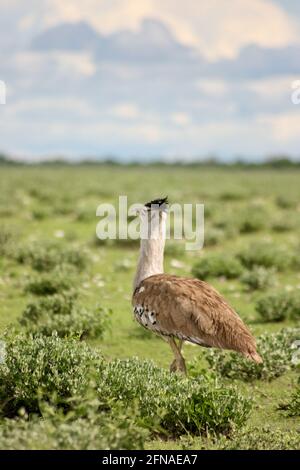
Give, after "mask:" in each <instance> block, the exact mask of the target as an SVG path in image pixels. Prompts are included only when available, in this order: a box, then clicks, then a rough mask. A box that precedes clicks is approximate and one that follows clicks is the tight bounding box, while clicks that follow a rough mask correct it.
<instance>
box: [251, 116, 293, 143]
mask: <svg viewBox="0 0 300 470" xmlns="http://www.w3.org/2000/svg"><path fill="white" fill-rule="evenodd" d="M258 122H259V123H261V124H262V125H267V126H268V128H269V129H270V132H271V135H272V136H273V139H274V142H276V143H280V144H288V143H290V142H292V141H295V142H296V141H297V142H299V137H300V109H299V110H298V109H296V110H295V111H287V112H285V113H280V114H277V115H276V114H275V115H273V114H272V115H265V116H259V117H258Z"/></svg>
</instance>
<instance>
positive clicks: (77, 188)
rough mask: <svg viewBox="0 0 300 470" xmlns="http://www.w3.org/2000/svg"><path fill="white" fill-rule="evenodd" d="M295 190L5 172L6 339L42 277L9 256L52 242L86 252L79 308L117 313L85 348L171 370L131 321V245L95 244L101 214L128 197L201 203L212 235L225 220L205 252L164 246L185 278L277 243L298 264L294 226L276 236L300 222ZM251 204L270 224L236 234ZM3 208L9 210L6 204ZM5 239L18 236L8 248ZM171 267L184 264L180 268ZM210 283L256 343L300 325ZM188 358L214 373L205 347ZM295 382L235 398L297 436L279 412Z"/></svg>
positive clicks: (1, 325)
mask: <svg viewBox="0 0 300 470" xmlns="http://www.w3.org/2000/svg"><path fill="white" fill-rule="evenodd" d="M298 181H299V174H298V173H297V171H295V170H292V171H289V170H285V171H280V172H279V171H276V170H266V169H259V170H249V171H246V170H231V171H230V170H226V169H218V168H213V169H212V168H211V169H210V168H201V169H195V168H193V169H189V168H184V167H183V168H180V167H178V168H177V167H173V168H163V167H162V168H156V167H147V168H140V167H118V166H116V167H115V166H103V167H93V166H83V167H80V168H77V167H74V168H73V167H69V166H65V167H64V166H62V167H57V168H56V167H55V166H51V165H49V166H45V167H43V168H42V167H34V166H32V167H25V168H23V167H22V168H19V167H12V168H6V167H1V172H0V185H1V188H2V191H1V193H2V194H1V198H3V200H5V201H7V206H8V207H9V208H10V210H9V211H4V212H3V215H2V216H1V219H2V220H3V226H5V230H6V232H5V233H4V235H3V237H1V235H0V243H1V241H2V240H3V247H2V246H0V253H1V259H0V302H1V309H0V332H3V331H4V330H5V328H6V327H8V326H9V325H11V324H14V325H15V326H16V327H17V326H18V319H19V318H20V317H21V315H22V312H23V311H24V309H25V307H26V305H27V304H28V303H29V302H30V301H32V300H34V299H33V297H34V295H33V294H31V293H30V292H27V291H26V286H27V285H28V283H29V282H30V281H31V280H32V279H36V276H40V274H39V273H37V272H36V270H35V269H34V267H33V266H32V265H31V263H25V264H22V265H21V264H19V263H18V262H17V261H16V259H15V258H14V256H11V253H12V254H14V253H15V252H16V250H17V249H19V248H20V247H26V246H29V245H30V246H32V245H34V244H35V243H43V241H45V240H46V241H48V242H50V243H52V242H54V243H55V244H56V245H58V247H59V248H60V249H61V250H62V251H63V250H64V249H67V248H68V249H70V250H80V249H82V250H84V255H85V256H86V257H87V259H88V263H87V265H86V266H85V268H84V269H82V271H79V270H77V271H74V272H72V276H71V277H72V283H73V282H74V285H72V288H76V292H77V294H78V297H79V299H80V303H81V304H82V305H83V306H84V307H85V308H86V309H93V308H94V306H95V304H98V303H100V304H101V306H102V307H104V308H107V309H111V310H112V312H113V313H112V315H111V326H110V328H109V329H107V330H106V332H105V333H104V337H103V338H102V339H99V338H98V339H91V340H87V342H88V344H89V345H90V346H91V347H93V348H96V349H97V350H100V351H101V353H102V354H103V356H104V358H105V359H107V360H113V359H116V358H118V359H127V358H132V357H138V358H139V359H151V360H153V361H154V363H155V364H156V365H158V366H160V367H163V368H168V367H169V364H170V362H171V359H172V357H171V351H169V348H168V346H167V345H166V343H165V342H163V341H162V340H161V339H159V338H157V337H155V336H154V335H151V334H149V333H147V332H146V333H145V332H144V331H143V330H142V329H141V328H140V327H139V325H137V324H136V323H135V322H134V320H133V316H132V309H131V289H132V278H133V276H134V269H135V264H136V261H137V256H138V249H137V247H136V246H135V245H130V244H128V245H126V244H117V243H116V244H113V245H112V246H106V245H105V244H103V245H98V246H97V245H96V244H95V243H94V238H95V229H96V225H97V222H98V220H99V219H97V217H96V215H95V213H96V208H97V206H98V205H99V204H100V203H103V202H111V203H114V204H115V205H117V204H118V196H119V195H124V194H126V195H128V203H129V204H131V203H133V202H146V201H148V200H149V199H153V198H155V197H159V196H162V195H166V194H168V196H169V199H170V202H179V203H189V202H192V203H196V202H198V203H204V204H205V205H207V206H208V207H213V209H214V210H213V211H211V212H210V213H209V216H208V220H209V222H208V223H209V226H212V227H214V226H218V224H219V221H220V220H223V221H224V220H225V221H226V233H227V232H228V233H230V236H229V235H228V236H224V237H223V236H222V237H221V238H220V240H219V241H218V243H216V244H208V246H205V248H204V250H203V252H199V253H198V252H196V253H195V252H192V253H189V252H182V251H180V250H176V249H174V248H173V246H172V245H174V244H175V243H178V244H179V242H174V241H168V242H167V246H168V245H170V249H169V254H168V256H167V257H166V260H165V269H166V271H167V272H169V273H173V274H179V275H187V276H189V275H191V269H192V266H193V265H194V264H195V263H196V262H197V261H199V260H200V259H201V258H202V256H203V255H208V256H210V255H217V256H218V257H222V256H223V255H225V254H226V255H228V256H236V255H238V254H239V253H240V252H246V250H248V249H249V247H250V246H253V243H254V244H255V243H258V242H259V243H261V242H271V244H272V245H273V244H274V246H276V247H277V246H279V247H282V248H283V249H284V250H285V251H287V252H288V253H290V254H291V255H292V254H293V253H294V251H295V250H297V249H298V247H297V245H298V243H299V225H297V224H298V222H297V223H295V226H294V225H293V226H292V227H293V228H292V229H290V230H287V231H285V230H280V231H274V230H273V222H274V219H280V220H281V221H282V220H284V218H285V216H287V217H288V219H290V218H291V215H292V214H294V217H295V221H298V220H299V201H300V187H299V184H298ZM290 201H292V204H291V203H290ZM297 201H298V203H297ZM255 205H258V206H259V207H260V208H261V209H260V212H261V211H264V212H266V213H268V214H270V218H266V220H265V221H264V224H258V225H259V227H257V230H250V231H249V230H248V231H247V230H243V231H242V232H243V233H240V231H239V230H236V229H235V228H236V227H239V226H240V225H239V220H237V217H240V215H241V214H243V213H253V210H254V209H253V207H255ZM2 206H3V207H5V204H4V203H3V204H2ZM243 223H244V224H245V222H244V220H243ZM1 227H2V225H1ZM297 227H298V228H297ZM231 229H232V230H231ZM1 230H2V228H0V231H1ZM218 230H223V229H220V228H218ZM7 233H8V234H10V233H12V239H11V242H10V241H9V239H8V238H7V235H6V234H7ZM4 245H5V246H4ZM2 253H3V256H2ZM174 259H176V260H178V261H180V263H175V264H174ZM43 274H44V273H42V275H43ZM50 274H51V272H50ZM274 275H275V277H276V291H285V292H289V291H290V290H297V289H299V287H300V272H299V270H298V271H297V270H295V269H293V267H288V268H285V269H284V270H282V271H281V270H278V271H277V272H276V273H275V274H274ZM73 277H74V279H75V281H73ZM209 282H210V283H211V284H212V285H213V286H214V287H215V288H217V289H218V290H219V291H220V292H221V293H222V294H223V295H224V296H225V297H226V298H227V300H228V301H229V302H230V303H231V304H232V305H233V307H234V308H235V309H236V310H237V311H238V313H239V314H240V315H241V317H242V318H243V319H244V320H245V321H246V322H247V324H248V325H249V327H250V328H251V330H252V332H253V333H254V334H255V336H259V335H260V334H262V333H268V332H277V331H279V330H280V329H281V328H283V327H287V326H295V325H296V322H295V321H293V320H292V319H285V320H284V321H282V322H270V323H265V322H262V321H261V319H260V317H259V315H258V314H257V313H256V311H255V305H256V302H257V300H258V299H259V298H260V297H261V295H262V293H261V292H259V291H258V290H256V289H254V290H252V289H251V290H249V291H248V290H246V289H245V285H243V283H242V282H241V280H240V279H227V280H226V279H224V278H222V277H212V278H210V279H209ZM273 290H274V288H273ZM273 290H272V292H273ZM267 293H268V288H266V290H265V291H264V294H267ZM184 354H185V357H186V359H187V362H189V361H191V360H192V359H193V358H195V357H197V358H200V362H201V363H203V368H205V369H206V370H207V369H208V364H207V362H206V361H205V358H204V352H203V350H201V348H198V347H194V346H191V345H188V344H187V345H186V346H185V348H184ZM296 379H297V373H296V372H293V371H291V372H287V373H285V374H284V375H283V376H281V377H279V378H277V379H275V380H274V381H272V382H271V383H265V382H260V381H255V382H254V383H250V384H247V383H243V382H240V381H237V385H238V388H239V390H240V391H241V392H242V393H243V394H244V395H245V396H250V397H252V398H254V401H255V406H254V409H253V411H252V413H251V415H250V417H249V420H248V425H249V426H250V427H251V426H253V427H262V426H265V425H268V426H270V428H271V429H274V430H275V429H279V430H280V431H282V432H283V433H285V432H287V431H290V430H291V431H295V432H297V430H299V427H300V419H299V417H287V415H286V414H284V413H283V412H281V411H280V410H278V406H279V404H280V402H282V401H284V400H285V399H286V397H287V396H290V395H291V394H292V392H293V390H294V389H295V388H296ZM225 380H227V379H225ZM228 383H230V381H229V382H228ZM203 442H204V444H203ZM185 445H186V444H185V443H184V442H183V441H182V440H181V439H166V438H164V439H163V440H161V439H157V438H155V439H154V438H153V437H152V438H148V440H147V443H146V448H148V449H156V448H159V449H181V448H183V447H184V446H185ZM189 445H190V446H191V448H203V445H204V447H205V446H206V448H209V447H210V445H211V444H210V440H209V438H208V441H207V442H205V441H203V439H201V441H200V439H199V438H197V437H195V438H192V441H191V443H190V444H189Z"/></svg>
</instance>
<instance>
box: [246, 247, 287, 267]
mask: <svg viewBox="0 0 300 470" xmlns="http://www.w3.org/2000/svg"><path fill="white" fill-rule="evenodd" d="M238 256H239V258H240V260H241V261H242V263H243V265H244V266H245V267H246V268H248V269H252V268H253V267H254V266H264V267H265V268H272V267H273V268H275V269H277V270H278V271H283V270H284V269H286V268H288V267H290V265H291V262H292V255H291V253H290V252H289V251H288V250H286V249H284V248H282V247H279V246H275V245H273V244H271V243H268V242H255V243H252V244H251V245H250V246H249V247H248V248H246V249H244V250H243V251H241V252H240V253H239V254H238Z"/></svg>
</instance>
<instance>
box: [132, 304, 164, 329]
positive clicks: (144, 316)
mask: <svg viewBox="0 0 300 470" xmlns="http://www.w3.org/2000/svg"><path fill="white" fill-rule="evenodd" d="M133 314H134V317H135V319H136V321H137V322H138V323H140V324H141V325H142V326H144V327H145V328H149V329H150V330H154V331H157V330H158V329H159V325H158V322H157V315H156V313H155V312H154V311H153V310H151V309H150V308H148V307H146V306H144V305H135V306H134V309H133Z"/></svg>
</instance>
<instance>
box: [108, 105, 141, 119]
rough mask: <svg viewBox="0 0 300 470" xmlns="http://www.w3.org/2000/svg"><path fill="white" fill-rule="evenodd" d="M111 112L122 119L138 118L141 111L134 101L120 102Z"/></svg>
mask: <svg viewBox="0 0 300 470" xmlns="http://www.w3.org/2000/svg"><path fill="white" fill-rule="evenodd" d="M111 114H112V116H116V117H117V118H121V119H136V118H138V117H139V115H140V112H139V110H138V108H137V106H136V105H135V104H134V103H119V104H117V105H116V106H114V107H113V108H112V110H111Z"/></svg>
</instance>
